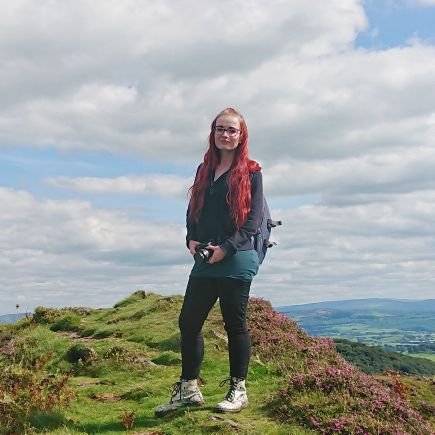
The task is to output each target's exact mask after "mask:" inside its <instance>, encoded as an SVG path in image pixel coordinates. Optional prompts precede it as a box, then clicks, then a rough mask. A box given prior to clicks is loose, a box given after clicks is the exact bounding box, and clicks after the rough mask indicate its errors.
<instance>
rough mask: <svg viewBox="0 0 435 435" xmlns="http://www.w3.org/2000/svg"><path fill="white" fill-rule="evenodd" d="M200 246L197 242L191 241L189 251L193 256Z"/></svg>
mask: <svg viewBox="0 0 435 435" xmlns="http://www.w3.org/2000/svg"><path fill="white" fill-rule="evenodd" d="M198 245H199V242H198V241H197V240H189V251H190V253H191V254H192V255H195V252H196V247H197V246H198Z"/></svg>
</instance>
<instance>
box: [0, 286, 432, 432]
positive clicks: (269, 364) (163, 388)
mask: <svg viewBox="0 0 435 435" xmlns="http://www.w3.org/2000/svg"><path fill="white" fill-rule="evenodd" d="M181 304H182V298H181V297H179V296H174V297H162V296H159V295H156V294H153V293H146V292H141V291H139V292H136V293H134V294H133V295H132V296H130V297H129V298H126V299H124V300H123V301H121V302H119V303H118V304H116V305H115V307H114V308H109V309H100V310H88V311H86V313H81V314H80V313H78V312H77V310H72V309H64V310H57V311H49V312H47V313H46V312H44V310H40V311H39V312H38V313H39V314H38V316H39V317H38V319H39V323H37V322H31V321H29V320H26V319H24V320H22V321H20V322H19V323H18V324H16V325H7V326H5V325H3V326H2V327H0V370H2V369H3V368H4V367H6V366H7V365H11V364H15V365H16V366H17V367H21V366H25V367H29V368H32V367H33V369H35V371H36V372H37V371H38V370H41V371H43V372H44V373H45V374H48V375H49V376H58V375H59V374H62V373H70V374H71V376H70V378H69V381H68V388H69V389H70V390H71V391H72V392H73V393H74V397H73V398H72V400H71V401H70V402H69V404H68V405H66V406H63V407H55V408H53V409H52V410H51V411H50V412H35V413H33V415H32V416H31V418H30V420H29V424H31V425H32V426H33V427H34V430H35V431H36V433H38V432H39V433H42V432H44V433H46V434H91V433H99V434H124V433H125V428H124V426H123V424H122V421H121V418H120V416H121V415H122V414H124V413H130V412H133V413H134V417H135V418H134V425H133V430H132V431H137V432H142V433H147V432H150V433H151V432H153V431H154V432H155V433H156V434H158V433H163V434H201V435H202V434H233V433H238V434H252V435H254V434H262V435H263V434H276V435H281V434H283V435H284V434H286V435H287V434H295V435H303V434H315V433H318V432H316V431H314V430H312V429H310V428H308V427H306V426H302V425H300V424H297V423H296V421H291V420H287V421H286V423H284V422H283V420H282V419H277V418H276V415H275V414H273V412H272V406H271V403H272V399H271V398H272V396H273V394H274V393H276V392H277V391H278V390H279V389H281V388H283V387H284V386H285V385H286V373H285V372H283V371H282V370H281V369H280V363H279V361H278V359H277V360H276V361H273V355H272V357H271V358H270V359H267V358H266V357H263V356H261V357H259V353H257V352H256V351H255V349H254V355H253V357H252V360H251V364H250V368H249V375H248V381H247V386H248V392H249V399H250V406H249V407H248V408H247V409H245V410H244V411H243V412H242V413H240V414H235V415H222V414H216V412H215V409H214V406H215V404H216V403H218V402H219V401H221V400H222V398H223V396H224V394H225V393H226V389H225V388H226V387H223V388H221V387H219V382H220V381H222V380H223V379H225V378H227V377H228V356H227V351H226V343H225V341H224V340H223V339H222V338H219V337H220V336H222V335H225V331H224V329H223V322H222V319H221V315H220V312H219V310H218V308H217V307H215V308H214V309H213V310H212V312H211V313H210V316H209V319H208V320H207V322H206V324H205V327H204V336H205V340H206V355H205V359H204V364H203V368H202V371H201V379H202V381H203V383H204V385H203V386H202V391H203V394H204V397H205V399H206V404H205V406H204V407H201V408H196V409H192V408H191V409H181V410H178V411H176V412H175V413H173V414H170V415H168V416H165V417H163V418H156V417H155V415H154V408H155V407H156V406H157V405H159V404H161V403H164V402H167V401H168V400H169V398H170V391H171V385H172V384H173V383H174V382H176V381H177V380H178V377H179V374H180V360H181V355H180V342H179V336H178V325H177V322H178V314H179V310H180V308H181ZM78 320H79V321H78ZM53 325H55V326H54V328H53ZM298 334H299V332H298ZM299 335H300V337H301V340H302V339H305V338H304V337H305V335H304V334H303V333H302V332H300V334H299ZM11 337H12V340H11ZM307 340H308V338H307ZM308 342H310V341H309V340H308V341H307V343H308ZM278 345H279V343H278ZM73 347H80V348H92V349H93V352H90V354H89V359H86V358H84V359H82V360H78V361H77V360H74V359H68V358H67V355H69V352H71V349H72V348H73ZM11 349H12V351H11ZM307 352H308V353H309V348H308V349H307V351H305V350H304V351H303V352H301V355H302V354H303V355H305V354H306V353H307ZM278 353H279V352H277V355H278ZM279 358H284V359H282V361H285V364H287V366H288V367H290V366H293V367H294V368H295V370H296V369H301V370H302V369H303V367H304V364H305V363H304V361H305V360H303V359H298V358H299V357H293V356H292V355H290V354H289V355H288V356H287V357H286V356H280V357H279ZM301 358H302V357H301ZM263 360H264V361H263ZM72 361H76V362H72ZM418 388H420V389H422V391H423V393H422V394H423V396H424V397H423V396H422V397H423V399H424V400H425V401H426V402H427V403H434V402H435V400H434V397H435V394H433V393H432V391H431V390H430V388H429V387H427V385H426V384H425V383H424V381H421V385H420V386H419V387H418ZM416 391H417V390H416ZM418 391H419V390H418ZM418 391H417V392H416V393H415V394H416V396H415V397H419V396H418V394H419V393H418ZM0 393H1V390H0ZM316 397H317V396H316V395H315V394H314V395H311V396H307V395H301V396H300V398H299V399H298V400H300V401H301V406H305V405H304V403H305V404H306V406H313V405H312V404H313V403H315V404H316V406H318V407H319V409H323V408H322V407H325V408H324V409H323V411H324V413H325V414H328V413H331V415H332V414H334V413H336V412H338V411H337V407H334V408H333V409H332V408H331V409H328V408H326V405H325V403H326V402H325V398H324V397H322V396H321V395H319V396H318V397H317V398H316ZM0 399H1V395H0ZM423 399H422V400H423ZM416 403H417V402H416ZM336 405H337V406H338V407H339V406H340V403H338V404H336ZM328 406H329V405H328ZM416 406H417V405H416ZM323 411H322V412H323ZM226 420H231V421H232V422H234V423H235V424H237V425H238V427H237V428H236V429H235V428H234V427H232V426H231V424H229V423H228V421H226ZM0 421H1V420H0ZM0 433H2V431H1V425H0ZM29 433H30V432H29Z"/></svg>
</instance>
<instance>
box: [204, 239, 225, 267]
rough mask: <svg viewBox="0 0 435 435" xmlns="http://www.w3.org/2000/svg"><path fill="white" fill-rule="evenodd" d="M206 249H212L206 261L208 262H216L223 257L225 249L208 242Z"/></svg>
mask: <svg viewBox="0 0 435 435" xmlns="http://www.w3.org/2000/svg"><path fill="white" fill-rule="evenodd" d="M207 249H211V250H212V251H213V255H212V256H211V258H210V260H209V261H208V263H209V264H213V263H218V262H219V261H221V260H222V259H223V258H224V257H225V251H224V250H223V249H222V248H221V247H220V246H216V245H211V244H210V243H209V244H208V245H207Z"/></svg>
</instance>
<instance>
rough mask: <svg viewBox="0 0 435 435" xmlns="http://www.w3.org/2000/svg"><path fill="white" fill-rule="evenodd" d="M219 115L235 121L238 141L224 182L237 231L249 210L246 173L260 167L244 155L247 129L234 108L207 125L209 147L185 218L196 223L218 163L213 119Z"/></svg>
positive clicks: (249, 184)
mask: <svg viewBox="0 0 435 435" xmlns="http://www.w3.org/2000/svg"><path fill="white" fill-rule="evenodd" d="M222 115H232V116H235V117H237V118H238V119H239V122H240V138H239V145H238V147H237V148H236V151H235V155H234V160H233V163H232V165H231V172H230V177H229V179H228V194H227V203H228V205H229V206H230V210H231V217H232V219H233V222H234V224H235V226H236V227H237V228H240V227H241V226H242V225H243V224H244V223H245V222H246V218H247V217H248V213H249V212H250V211H251V177H250V174H251V173H253V172H257V171H260V170H261V167H260V165H259V164H258V163H257V162H256V161H254V160H251V159H250V158H249V152H248V128H247V126H246V122H245V120H244V118H243V116H242V115H241V114H240V113H239V112H238V111H237V110H235V109H233V108H231V107H229V108H227V109H225V110H223V111H222V112H220V113H219V114H218V115H217V116H216V118H215V119H214V120H213V122H212V123H211V130H210V134H209V137H208V143H209V147H208V149H207V152H206V153H205V155H204V162H203V164H202V165H201V167H200V169H199V171H198V174H197V176H196V179H195V182H194V183H193V185H192V187H191V188H190V189H189V193H190V202H189V216H188V219H190V220H191V221H193V222H198V220H199V216H200V214H201V210H202V208H203V206H204V201H205V191H206V189H207V187H208V185H209V184H210V174H211V173H212V172H214V171H215V170H216V168H217V166H218V164H219V162H220V151H219V149H218V148H217V147H216V143H215V139H214V129H215V127H216V121H217V119H218V118H219V117H220V116H222Z"/></svg>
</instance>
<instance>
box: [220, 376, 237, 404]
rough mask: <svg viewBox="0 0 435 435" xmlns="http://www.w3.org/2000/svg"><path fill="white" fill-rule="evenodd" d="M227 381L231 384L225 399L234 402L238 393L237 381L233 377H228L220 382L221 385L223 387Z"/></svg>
mask: <svg viewBox="0 0 435 435" xmlns="http://www.w3.org/2000/svg"><path fill="white" fill-rule="evenodd" d="M227 383H229V384H230V389H229V390H228V393H227V394H226V396H225V400H228V402H232V401H233V400H234V397H235V395H236V382H235V381H234V379H233V378H227V379H224V380H223V381H221V382H220V383H219V387H223V386H224V385H225V384H227Z"/></svg>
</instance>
